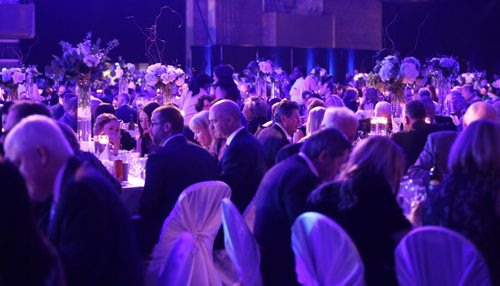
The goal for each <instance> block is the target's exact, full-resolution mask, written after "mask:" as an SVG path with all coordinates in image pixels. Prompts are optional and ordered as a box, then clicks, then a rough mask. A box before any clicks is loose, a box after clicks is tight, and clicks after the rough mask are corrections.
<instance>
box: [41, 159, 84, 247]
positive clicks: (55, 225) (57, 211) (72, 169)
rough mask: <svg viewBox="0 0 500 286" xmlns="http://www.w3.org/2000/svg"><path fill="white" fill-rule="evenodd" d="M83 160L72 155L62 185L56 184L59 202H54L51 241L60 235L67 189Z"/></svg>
mask: <svg viewBox="0 0 500 286" xmlns="http://www.w3.org/2000/svg"><path fill="white" fill-rule="evenodd" d="M80 165H81V162H80V161H79V160H78V159H77V158H76V157H74V156H73V157H71V158H70V159H69V160H68V163H67V164H66V168H65V169H64V171H63V177H62V180H61V185H60V186H54V188H57V187H59V192H60V193H59V202H58V203H57V204H55V205H54V203H53V204H52V207H51V211H50V212H51V213H50V220H49V226H48V234H49V238H50V240H51V241H53V242H55V241H56V240H57V237H58V235H57V234H58V232H59V225H60V221H61V219H62V215H63V213H64V210H63V208H64V205H65V201H66V190H67V189H68V187H69V186H70V185H71V184H72V183H73V182H74V181H75V175H76V172H77V170H78V168H79V167H80Z"/></svg>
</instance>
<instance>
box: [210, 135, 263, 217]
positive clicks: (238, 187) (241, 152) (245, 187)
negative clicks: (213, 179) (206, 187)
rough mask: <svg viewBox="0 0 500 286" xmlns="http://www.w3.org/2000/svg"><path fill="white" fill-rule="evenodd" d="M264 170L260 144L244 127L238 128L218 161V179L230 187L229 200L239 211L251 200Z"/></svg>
mask: <svg viewBox="0 0 500 286" xmlns="http://www.w3.org/2000/svg"><path fill="white" fill-rule="evenodd" d="M265 172H266V166H265V162H264V151H263V150H262V146H261V145H260V143H259V141H257V139H255V137H254V136H253V135H252V134H250V133H249V132H248V131H247V130H246V129H242V130H240V131H239V132H238V133H237V134H236V136H235V137H234V139H233V140H232V141H231V144H230V145H229V146H227V147H226V150H225V151H224V155H223V156H222V158H221V160H220V162H219V173H220V175H219V179H220V180H221V181H223V182H225V183H226V184H228V185H229V186H230V187H231V190H232V194H231V200H232V201H233V202H234V204H235V205H236V207H237V208H238V210H239V211H240V212H242V213H243V211H244V210H245V208H246V207H247V206H248V204H249V203H250V201H251V200H252V198H253V196H254V195H255V192H256V191H257V187H258V186H259V183H260V181H261V180H262V177H263V176H264V173H265Z"/></svg>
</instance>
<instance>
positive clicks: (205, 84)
mask: <svg viewBox="0 0 500 286" xmlns="http://www.w3.org/2000/svg"><path fill="white" fill-rule="evenodd" d="M211 84H212V79H211V78H210V76H208V75H206V74H204V73H201V74H199V75H197V76H195V77H194V78H193V80H192V81H191V83H190V84H189V89H187V90H186V91H185V92H183V93H182V95H181V97H180V98H179V102H178V106H179V108H180V109H181V111H182V113H183V114H184V125H186V126H187V125H189V122H190V121H191V118H193V116H194V115H195V114H196V113H197V111H196V109H195V105H196V102H197V101H198V98H200V97H201V96H203V95H208V92H207V90H208V89H209V87H210V85H211Z"/></svg>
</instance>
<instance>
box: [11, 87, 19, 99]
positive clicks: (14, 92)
mask: <svg viewBox="0 0 500 286" xmlns="http://www.w3.org/2000/svg"><path fill="white" fill-rule="evenodd" d="M18 88H19V86H18V85H17V84H16V85H14V86H13V87H12V88H11V89H10V90H9V100H10V101H13V102H16V101H17V100H18V99H19V93H18Z"/></svg>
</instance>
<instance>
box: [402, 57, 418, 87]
mask: <svg viewBox="0 0 500 286" xmlns="http://www.w3.org/2000/svg"><path fill="white" fill-rule="evenodd" d="M419 75H420V61H419V60H418V59H417V58H414V57H406V58H404V59H403V61H402V63H401V68H400V71H399V76H400V78H401V79H402V80H403V83H414V82H415V81H416V80H417V77H418V76H419Z"/></svg>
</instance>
